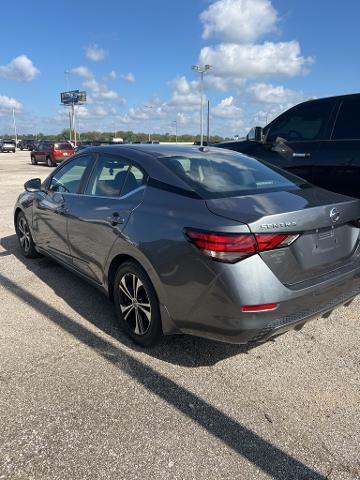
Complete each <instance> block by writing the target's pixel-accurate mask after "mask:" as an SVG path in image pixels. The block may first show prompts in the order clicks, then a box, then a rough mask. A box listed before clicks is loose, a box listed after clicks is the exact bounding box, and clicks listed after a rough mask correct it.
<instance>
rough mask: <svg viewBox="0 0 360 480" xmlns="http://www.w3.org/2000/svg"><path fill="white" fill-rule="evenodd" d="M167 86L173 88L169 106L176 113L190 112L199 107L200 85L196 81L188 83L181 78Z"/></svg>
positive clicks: (183, 77) (184, 78)
mask: <svg viewBox="0 0 360 480" xmlns="http://www.w3.org/2000/svg"><path fill="white" fill-rule="evenodd" d="M169 85H170V86H171V87H172V88H173V93H172V96H171V98H170V101H169V102H168V104H169V106H171V107H174V108H176V109H177V110H178V111H189V110H190V111H191V110H194V109H196V108H199V107H200V94H199V86H200V84H199V82H198V81H197V80H192V81H189V80H187V78H186V77H185V76H182V77H177V78H175V79H174V80H172V81H171V82H169Z"/></svg>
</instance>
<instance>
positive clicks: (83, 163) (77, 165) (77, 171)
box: [49, 155, 92, 193]
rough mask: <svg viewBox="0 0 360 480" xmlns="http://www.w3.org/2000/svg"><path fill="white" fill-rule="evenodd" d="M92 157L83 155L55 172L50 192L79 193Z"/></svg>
mask: <svg viewBox="0 0 360 480" xmlns="http://www.w3.org/2000/svg"><path fill="white" fill-rule="evenodd" d="M91 159H92V157H91V155H83V156H81V157H77V158H74V159H73V160H72V161H71V162H69V163H66V164H65V165H64V166H63V167H62V168H61V169H60V170H58V171H57V172H55V174H54V176H53V177H52V179H51V182H50V185H49V190H50V191H52V192H61V193H77V192H78V191H79V187H80V183H81V180H82V177H83V175H84V173H85V170H86V167H87V166H88V164H89V163H90V161H91Z"/></svg>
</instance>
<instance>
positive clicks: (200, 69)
mask: <svg viewBox="0 0 360 480" xmlns="http://www.w3.org/2000/svg"><path fill="white" fill-rule="evenodd" d="M210 68H212V65H208V64H207V65H193V66H192V69H193V70H195V71H196V72H198V73H200V146H201V147H202V146H203V145H204V108H203V104H204V98H203V97H204V95H203V91H204V73H205V72H207V71H208V70H210Z"/></svg>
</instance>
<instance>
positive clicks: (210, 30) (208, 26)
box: [200, 0, 278, 43]
mask: <svg viewBox="0 0 360 480" xmlns="http://www.w3.org/2000/svg"><path fill="white" fill-rule="evenodd" d="M200 20H201V22H202V23H203V25H204V30H203V35H202V36H203V38H209V37H210V36H212V35H215V36H217V37H219V38H220V39H221V40H224V41H227V42H234V43H252V42H254V41H255V40H257V39H258V38H259V37H260V36H262V35H264V34H265V33H269V32H272V31H274V30H275V28H276V23H277V20H278V14H277V12H276V10H275V9H274V7H273V6H272V4H271V2H270V0H218V1H216V2H215V3H213V4H211V5H210V6H209V8H208V9H207V10H204V11H203V12H202V13H201V14H200Z"/></svg>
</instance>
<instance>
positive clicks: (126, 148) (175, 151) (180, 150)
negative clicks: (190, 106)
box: [86, 143, 234, 157]
mask: <svg viewBox="0 0 360 480" xmlns="http://www.w3.org/2000/svg"><path fill="white" fill-rule="evenodd" d="M86 151H87V152H103V153H109V154H125V153H126V152H127V153H135V152H138V153H145V154H148V155H151V156H153V157H159V156H164V155H180V154H183V155H186V154H194V153H209V152H214V153H217V154H219V150H218V149H217V148H212V147H206V146H204V147H200V146H199V145H164V144H148V143H140V144H133V143H131V144H116V145H97V146H96V145H94V146H91V147H88V148H87V149H86ZM222 153H223V151H222ZM229 153H234V152H233V151H230V150H229Z"/></svg>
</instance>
